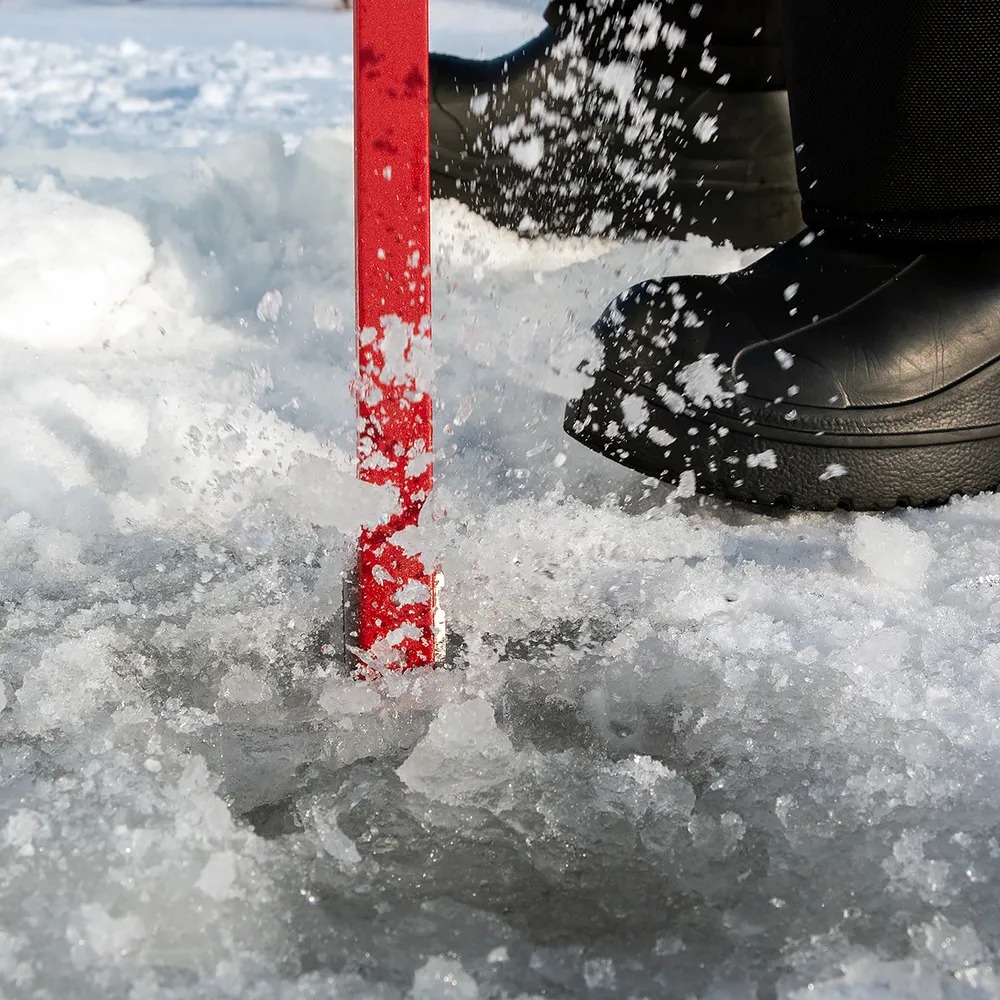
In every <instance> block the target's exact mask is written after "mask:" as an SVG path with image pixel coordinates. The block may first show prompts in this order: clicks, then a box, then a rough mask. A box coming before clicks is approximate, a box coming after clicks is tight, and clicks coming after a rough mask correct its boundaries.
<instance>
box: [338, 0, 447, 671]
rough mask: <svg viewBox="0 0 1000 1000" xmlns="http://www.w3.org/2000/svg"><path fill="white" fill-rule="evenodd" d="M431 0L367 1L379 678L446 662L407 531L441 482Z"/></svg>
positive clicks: (360, 167) (370, 450) (359, 101)
mask: <svg viewBox="0 0 1000 1000" xmlns="http://www.w3.org/2000/svg"><path fill="white" fill-rule="evenodd" d="M427 4H428V0H355V4H354V86H355V90H354V95H355V97H354V101H355V116H354V149H355V154H354V155H355V181H354V183H355V223H356V241H357V257H356V265H355V266H356V280H357V331H358V371H359V375H358V379H357V382H356V384H355V394H356V397H357V404H358V476H359V477H360V478H361V479H363V480H364V481H365V482H369V483H374V484H376V485H378V486H390V487H392V488H394V489H395V490H396V491H397V492H398V495H399V506H398V509H397V511H396V512H395V513H394V514H393V515H392V516H391V517H389V518H388V520H387V521H385V523H383V524H380V525H379V526H378V527H375V528H370V529H366V530H365V531H363V532H362V534H361V538H360V539H359V542H358V563H357V598H356V599H357V613H356V621H357V645H358V647H359V649H360V652H361V655H362V659H363V660H364V661H365V662H366V663H367V664H369V665H370V666H369V671H371V670H377V669H380V668H389V669H395V670H405V669H408V668H411V667H419V666H426V665H428V664H431V663H434V662H435V660H436V659H437V658H438V655H439V652H440V650H439V649H438V644H437V642H436V638H435V636H436V633H435V615H436V610H437V604H436V598H437V594H436V574H435V573H434V570H433V567H427V566H425V565H424V562H423V559H422V557H421V556H420V555H418V554H414V553H412V552H408V551H406V550H404V548H403V547H402V546H401V545H400V544H399V543H398V540H397V537H396V536H397V535H398V533H399V532H400V531H403V530H404V529H406V528H410V527H413V526H414V525H416V524H417V522H418V519H419V516H420V511H421V508H422V507H423V505H424V502H425V500H426V499H427V497H428V496H429V495H430V492H431V488H432V486H433V481H434V471H433V464H432V455H433V446H434V441H433V422H434V410H433V403H432V400H431V396H430V392H429V379H430V371H429V366H428V364H427V362H428V357H429V351H430V343H431V325H430V312H431V280H430V165H429V158H430V148H429V147H430V138H429V123H428V117H429V92H428V70H427V66H428V62H427V45H428V43H427Z"/></svg>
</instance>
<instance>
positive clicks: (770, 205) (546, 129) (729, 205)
mask: <svg viewBox="0 0 1000 1000" xmlns="http://www.w3.org/2000/svg"><path fill="white" fill-rule="evenodd" d="M699 51H700V46H699ZM431 93H432V101H431V182H432V189H433V193H434V195H435V196H436V197H446V198H457V199H458V200H459V201H461V202H463V203H464V204H466V205H468V206H469V207H470V208H472V209H473V210H474V211H476V212H478V213H479V214H481V215H483V216H485V217H486V218H487V219H489V220H490V221H492V222H494V223H495V224H497V225H500V226H504V227H508V228H511V229H515V230H518V231H520V232H522V233H524V234H526V235H536V234H543V233H552V234H556V235H560V236H571V235H593V234H601V235H606V236H615V237H626V236H627V237H634V236H639V237H674V238H683V237H685V236H687V235H688V234H691V233H693V234H697V235H702V236H707V237H709V238H710V239H712V240H713V241H714V242H720V243H721V242H723V241H726V240H728V241H730V242H732V244H733V245H734V246H736V247H738V248H747V247H762V246H773V245H775V244H776V243H779V242H781V241H782V240H785V239H788V238H789V237H790V236H792V235H793V234H794V233H795V232H797V231H798V230H799V229H800V228H801V226H802V221H801V214H800V210H799V195H798V189H797V186H796V179H795V165H794V155H793V152H792V140H791V131H790V124H789V117H788V101H787V95H786V93H785V92H784V91H783V90H770V91H768V90H743V91H741V90H734V89H725V88H723V87H720V86H717V85H714V84H713V83H712V82H711V80H710V79H707V78H706V77H705V74H703V73H691V74H688V73H687V72H685V73H684V74H683V76H682V75H681V74H680V73H678V75H677V77H676V78H673V77H669V76H664V75H662V73H661V72H659V71H656V72H653V71H651V69H650V64H649V62H648V60H647V61H644V60H642V59H631V60H629V61H616V62H608V63H607V64H602V63H600V62H597V61H594V60H593V59H592V58H588V57H587V56H586V55H584V44H583V42H581V40H580V38H579V37H578V36H577V35H574V34H572V33H568V34H567V33H565V32H557V31H556V30H554V29H553V28H551V27H550V28H548V29H546V30H545V31H544V32H543V33H542V34H541V35H539V36H538V37H537V38H536V39H534V40H533V41H532V42H529V43H528V44H527V45H525V46H524V47H523V48H521V49H519V50H518V51H516V52H512V53H510V54H509V55H507V56H504V57H502V58H499V59H494V60H491V61H476V60H467V59H458V58H454V57H449V56H441V55H432V56H431Z"/></svg>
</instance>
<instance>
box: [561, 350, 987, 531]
mask: <svg viewBox="0 0 1000 1000" xmlns="http://www.w3.org/2000/svg"><path fill="white" fill-rule="evenodd" d="M630 397H631V398H635V397H638V398H639V399H641V400H642V402H643V403H644V404H645V408H646V413H647V414H648V416H647V417H646V419H645V420H644V422H643V423H642V425H641V426H639V427H634V426H633V427H629V425H628V422H627V420H626V417H625V414H624V412H623V407H622V402H623V400H625V399H626V398H630ZM702 414H703V415H702ZM564 428H565V430H566V432H567V433H568V434H569V435H570V437H572V438H574V439H575V440H577V441H579V442H580V443H581V444H583V445H585V446H586V447H587V448H590V449H591V450H592V451H596V452H598V453H599V454H602V455H605V456H606V457H608V458H610V459H612V460H613V461H615V462H618V463H619V464H622V465H625V466H627V467H629V468H631V469H634V470H635V471H637V472H640V473H643V474H644V475H648V476H653V477H655V478H657V479H663V480H666V481H668V482H677V481H678V480H679V479H680V477H681V476H682V475H683V474H684V473H693V474H694V478H695V486H696V488H697V489H698V490H699V491H700V492H703V493H718V494H722V495H724V496H726V497H729V498H730V499H732V500H738V501H742V502H746V503H753V504H758V505H761V506H767V507H791V508H798V509H803V510H833V509H835V508H837V507H841V508H845V509H848V510H872V511H874V510H891V509H892V508H894V507H922V506H933V505H936V504H941V503H944V502H946V501H947V500H948V499H950V498H951V497H952V496H955V495H958V494H974V493H983V492H987V491H993V490H995V489H996V488H997V486H998V484H1000V425H994V426H990V427H980V428H971V429H966V430H960V431H959V430H956V431H940V432H934V433H914V434H894V435H878V434H861V433H859V434H837V435H833V434H829V435H817V434H815V433H807V432H802V431H795V430H793V429H791V428H788V429H785V428H775V427H765V426H760V425H758V426H757V428H756V429H750V428H749V427H748V425H747V424H745V423H741V422H740V421H738V420H736V419H734V418H733V417H732V416H727V415H723V414H720V413H716V412H713V411H696V412H692V411H691V410H684V411H683V412H681V413H674V412H672V411H671V410H669V409H667V408H665V407H664V406H663V404H662V402H661V401H660V400H659V398H658V397H657V396H655V395H654V394H652V393H650V392H648V391H644V390H643V388H642V387H636V386H632V385H629V384H627V383H626V382H625V380H624V379H623V378H621V377H620V376H619V375H618V374H617V373H616V372H613V371H609V370H607V369H602V370H601V371H600V372H598V373H597V376H596V378H595V381H594V384H593V385H592V386H591V387H590V388H589V389H587V390H586V391H585V392H584V393H583V394H582V396H581V397H580V398H579V399H577V400H574V401H573V402H571V403H570V404H569V406H568V407H567V409H566V419H565V422H564ZM665 435H669V437H670V438H672V439H673V443H672V444H671V443H662V444H658V443H656V441H654V440H653V438H656V439H658V440H659V441H660V442H668V438H667V437H665Z"/></svg>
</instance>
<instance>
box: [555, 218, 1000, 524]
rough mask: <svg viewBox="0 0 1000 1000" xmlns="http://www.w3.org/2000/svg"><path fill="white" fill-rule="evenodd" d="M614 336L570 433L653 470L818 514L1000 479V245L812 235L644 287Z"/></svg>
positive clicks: (609, 322) (618, 311)
mask: <svg viewBox="0 0 1000 1000" xmlns="http://www.w3.org/2000/svg"><path fill="white" fill-rule="evenodd" d="M596 333H597V337H598V339H599V341H600V343H601V345H602V346H603V352H604V353H603V359H602V360H601V361H600V362H599V363H598V364H597V365H596V370H595V371H594V372H593V374H594V383H593V385H592V386H591V387H590V388H588V389H587V390H586V391H585V392H584V393H583V395H582V397H581V398H580V399H578V400H576V401H575V402H573V403H571V404H570V405H569V407H568V409H567V414H566V422H565V427H566V430H567V431H568V432H569V434H570V435H571V436H573V437H574V438H576V439H577V440H579V441H581V442H582V443H583V444H585V445H587V446H588V447H590V448H592V449H594V450H595V451H599V452H601V453H603V454H604V455H606V456H608V457H609V458H612V459H614V460H615V461H617V462H620V463H622V464H624V465H627V466H629V467H631V468H634V469H637V470H639V471H641V472H643V473H647V474H649V475H652V476H657V477H659V478H661V479H666V480H668V481H678V480H681V478H682V477H684V476H685V474H687V477H688V482H689V484H692V485H695V486H697V488H699V489H701V490H703V491H708V492H720V493H723V494H725V495H727V496H729V497H732V498H734V499H738V500H745V501H751V502H755V503H761V504H779V505H790V506H792V507H798V508H807V509H817V510H827V509H831V508H834V507H837V506H842V507H847V508H851V509H859V510H882V509H888V508H892V507H895V506H897V505H899V506H906V505H921V504H931V503H937V502H941V501H944V500H946V499H947V498H948V497H950V496H952V495H953V494H956V493H975V492H980V491H984V490H991V489H994V488H996V486H997V485H998V483H1000V253H998V252H996V251H987V250H978V249H977V250H972V249H949V250H947V251H945V252H937V253H920V252H917V251H915V250H910V249H903V250H882V251H876V250H871V249H868V248H865V247H861V246H857V245H854V246H852V245H845V244H842V243H841V244H838V243H837V242H835V241H834V240H833V238H831V237H829V236H820V237H815V236H813V235H812V234H805V235H803V236H802V237H799V238H797V239H796V240H794V241H792V242H790V243H788V244H786V245H784V246H782V247H780V248H778V249H777V250H775V251H774V252H772V253H770V254H768V255H767V256H766V257H764V258H762V259H761V260H760V261H758V262H757V263H756V264H754V265H753V266H751V267H749V268H746V269H745V270H743V271H740V272H737V273H735V274H732V275H728V276H721V277H707V276H699V277H690V276H689V277H680V278H663V279H661V280H659V281H647V282H645V283H643V284H639V285H636V286H634V287H633V288H631V289H630V290H629V291H627V292H626V293H625V294H624V295H622V296H620V297H619V298H618V299H617V300H616V301H615V302H614V303H613V304H612V305H611V306H610V307H609V308H608V309H607V310H606V311H605V313H604V315H603V317H602V318H601V319H600V321H599V322H598V324H597V327H596ZM692 479H693V483H692Z"/></svg>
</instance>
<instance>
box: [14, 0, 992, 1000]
mask: <svg viewBox="0 0 1000 1000" xmlns="http://www.w3.org/2000/svg"><path fill="white" fill-rule="evenodd" d="M540 7H541V4H539V3H532V4H527V3H525V4H520V5H519V4H517V3H514V2H513V0H512V2H511V3H508V4H500V3H487V2H485V0H483V2H473V0H433V8H434V10H433V16H434V27H433V31H434V38H435V42H436V43H437V44H438V45H439V46H441V47H442V48H448V49H450V50H454V51H461V52H465V53H466V54H473V55H474V54H476V53H477V52H480V51H483V52H486V53H487V54H496V53H497V52H502V51H505V50H506V49H507V48H510V47H511V46H512V45H514V44H516V43H517V42H519V41H521V40H523V39H524V38H526V37H529V36H530V35H531V34H532V33H533V32H534V31H536V30H537V28H538V25H539V23H540V21H539V16H538V13H539V10H540ZM3 11H4V13H3V19H2V22H0V32H2V36H3V37H2V38H0V137H2V139H0V218H2V220H3V225H2V226H0V372H2V373H3V374H2V380H0V392H2V395H0V406H2V412H3V417H4V423H3V427H4V434H3V435H2V437H0V458H2V468H3V476H2V477H0V558H2V566H3V570H4V571H3V573H2V575H0V607H2V612H3V614H2V616H0V636H2V642H0V996H10V997H14V998H20V997H52V996H72V997H80V998H83V1000H88V998H102V1000H104V998H118V997H121V998H129V1000H153V998H156V1000H160V998H164V1000H166V998H170V1000H181V998H184V1000H188V998H213V1000H214V998H223V997H237V996H238V997H246V998H250V1000H256V998H261V1000H263V998H282V1000H299V998H307V997H332V996H336V997H338V998H342V997H343V998H383V1000H402V998H404V997H408V998H413V1000H417V998H421V1000H422V998H429V997H434V998H443V997H454V998H461V1000H472V998H475V997H499V996H505V997H510V998H516V997H520V998H525V1000H527V998H532V997H538V996H552V997H584V996H588V997H590V996H592V997H595V998H601V997H611V996H621V997H639V996H698V997H712V998H718V1000H737V998H745V997H746V998H749V997H753V996H756V997H767V996H772V997H777V998H788V1000H791V998H796V1000H801V998H805V997H810V998H812V997H822V998H824V1000H832V998H838V1000H840V998H850V1000H870V998H876V997H877V998H881V1000H886V998H894V1000H897V998H903V997H919V998H922V1000H924V998H935V997H941V998H947V1000H955V998H973V997H975V998H982V997H994V996H998V995H1000V982H998V980H997V977H996V971H995V964H996V953H997V947H998V941H1000V915H998V910H997V907H996V902H995V901H996V898H997V882H998V880H1000V839H998V835H997V832H996V808H995V803H996V802H997V800H998V797H1000V653H998V648H1000V647H998V645H997V635H998V629H1000V591H998V576H997V573H996V566H997V563H998V561H1000V532H998V531H997V527H998V524H1000V499H998V498H997V497H996V496H992V495H986V496H982V497H977V498H969V499H960V500H956V501H954V502H953V503H951V504H949V505H948V506H947V507H944V508H941V509H937V510H926V511H909V512H902V513H900V512H896V513H893V514H888V515H884V516H870V515H852V514H848V513H845V512H838V513H836V514H833V515H805V514H781V515H775V516H768V515H763V514H759V513H755V512H753V511H751V510H747V509H745V508H740V507H733V506H730V505H727V504H726V503H724V502H721V501H716V500H709V499H704V498H698V497H696V496H694V490H693V482H692V480H691V478H690V477H686V478H685V480H684V481H683V482H682V483H681V485H680V487H679V488H677V489H673V488H671V487H668V486H659V485H657V484H654V483H651V482H649V481H645V480H642V479H641V478H639V477H637V476H634V475H632V474H630V473H627V472H625V471H624V470H620V469H618V468H617V467H615V466H613V465H611V464H610V463H607V462H605V461H604V460H602V459H599V458H597V457H596V456H592V455H590V454H589V453H585V452H583V451H582V450H581V449H579V448H577V447H576V446H575V445H574V444H573V442H571V441H569V440H567V439H566V438H565V436H564V435H563V434H562V432H561V419H562V408H563V403H564V400H565V399H566V398H567V397H568V396H570V395H571V394H573V393H574V392H575V391H576V390H577V389H578V388H579V387H580V386H581V385H583V384H584V380H585V378H586V376H585V375H582V374H580V373H579V372H578V370H577V367H578V364H579V362H580V360H581V359H583V358H586V357H589V356H592V354H591V353H590V352H591V351H592V348H593V345H592V344H591V341H590V336H589V333H588V332H587V331H588V329H589V326H590V324H591V323H592V322H593V320H594V319H595V318H596V316H597V315H598V313H599V312H600V310H601V309H602V308H603V306H604V305H605V303H606V302H607V301H608V300H609V299H610V298H611V297H612V296H613V295H614V294H616V293H617V292H618V291H620V290H622V289H623V288H625V287H626V286H627V285H628V284H629V283H630V282H633V281H638V280H641V279H645V278H648V277H650V276H654V275H676V274H680V273H684V272H687V271H691V270H694V271H698V272H708V271H712V270H716V269H722V270H726V269H731V268H733V267H735V266H738V265H739V264H740V263H742V262H744V261H746V260H748V259H749V258H748V257H747V256H746V255H740V254H737V253H735V252H733V251H732V250H731V249H727V248H713V247H710V246H708V245H707V244H706V243H705V242H704V241H699V240H695V239H692V240H689V241H687V242H685V243H682V244H670V243H665V244H648V245H616V244H613V243H610V242H607V241H602V240H582V241H564V242H550V241H528V240H522V239H519V238H517V237H516V236H514V235H512V234H509V233H502V232H498V231H496V230H494V229H493V228H491V227H490V226H488V225H487V224H485V223H483V222H482V221H481V220H478V219H476V218H475V217H474V216H472V215H471V214H470V213H468V212H466V211H464V210H463V209H462V208H460V207H459V206H457V205H454V204H444V203H442V204H435V206H434V214H433V227H434V245H435V253H436V258H435V260H434V261H433V271H434V280H435V305H434V337H435V351H436V360H435V364H436V366H437V367H436V376H435V377H436V393H437V396H436V399H437V407H438V413H437V418H438V442H437V444H438V449H437V455H436V458H437V475H438V482H439V489H438V491H437V496H436V498H435V500H434V503H433V505H432V509H431V510H430V511H429V512H428V517H427V518H426V519H425V521H424V523H422V524H421V526H420V528H419V529H418V530H417V531H416V532H415V533H414V537H413V538H412V539H411V540H410V541H411V542H412V543H413V544H415V545H419V546H420V547H422V548H423V549H424V550H425V552H427V553H428V554H429V556H431V557H433V558H434V559H435V560H437V561H440V563H441V564H442V566H443V569H444V572H445V578H446V581H447V583H446V590H445V596H446V601H447V612H448V621H449V628H450V630H451V632H452V636H451V648H452V651H453V652H452V664H451V665H452V667H453V669H450V670H438V671H433V672H430V673H425V674H422V675H419V676H415V675H410V676H406V677H387V678H385V679H383V680H382V681H381V682H379V683H377V684H358V683H356V682H353V681H350V680H349V679H347V677H346V676H345V674H344V672H343V669H342V668H343V661H342V654H341V647H340V638H339V632H338V629H339V627H340V626H339V621H338V615H339V613H340V612H339V608H340V594H341V584H342V571H343V570H344V568H345V566H346V565H347V563H348V560H349V556H350V552H351V550H352V545H353V540H354V537H355V534H356V532H357V530H358V528H359V526H360V525H362V524H364V523H374V522H377V521H378V519H379V518H380V517H381V516H383V514H384V513H385V512H386V510H388V509H389V507H388V506H387V505H388V504H390V503H391V500H389V499H387V498H386V497H385V496H384V495H383V494H382V491H380V490H378V489H375V488H374V487H369V486H363V485H361V484H359V483H358V482H357V481H356V480H355V479H354V475H353V465H352V456H353V450H354V442H353V438H354V409H353V406H354V404H353V401H352V398H351V395H350V388H349V384H350V380H351V367H352V357H353V331H352V322H351V318H350V317H351V316H352V315H353V301H352V289H353V275H352V257H351V254H352V251H351V239H352V236H351V233H352V226H351V193H350V183H351V149H350V132H349V128H348V125H349V113H350V98H349V83H350V66H349V62H348V61H347V60H348V56H349V46H350V34H349V28H350V18H349V16H348V15H346V14H343V13H334V12H331V11H330V10H328V9H325V8H324V7H323V6H321V5H318V4H311V3H300V4H295V3H292V2H291V0H288V2H286V3H281V2H273V0H272V2H269V3H263V2H262V3H253V2H249V0H247V2H242V3H239V4H236V3H235V2H234V3H232V4H230V5H226V4H222V3H219V4H211V3H201V4H199V3H195V2H194V0H189V2H186V3H181V2H178V0H175V2H170V3H168V2H167V0H144V2H143V3H135V4H125V5H117V4H111V3H107V4H105V3H83V2H79V3H72V2H70V0H65V2H57V0H46V2H41V0H39V2H32V0H9V2H7V3H5V4H4V6H3ZM709 367H711V366H709ZM687 388H688V389H689V390H691V391H692V393H693V395H695V396H698V397H699V398H701V397H702V396H704V397H706V398H710V397H711V396H712V393H713V392H718V391H720V390H719V386H718V378H717V373H716V372H715V371H714V369H712V370H711V371H709V370H707V369H706V370H702V369H696V370H695V371H692V372H691V373H690V378H689V379H688V385H687ZM633 409H634V412H633V413H632V414H631V415H630V419H633V420H635V421H638V422H641V421H642V420H643V419H644V414H643V412H642V409H641V408H640V407H639V406H638V405H636V406H634V408H633ZM663 444H664V446H666V445H668V444H669V442H663ZM849 472H850V470H849V469H843V468H841V467H831V469H830V470H828V473H829V474H830V475H831V476H836V475H845V474H849Z"/></svg>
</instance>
